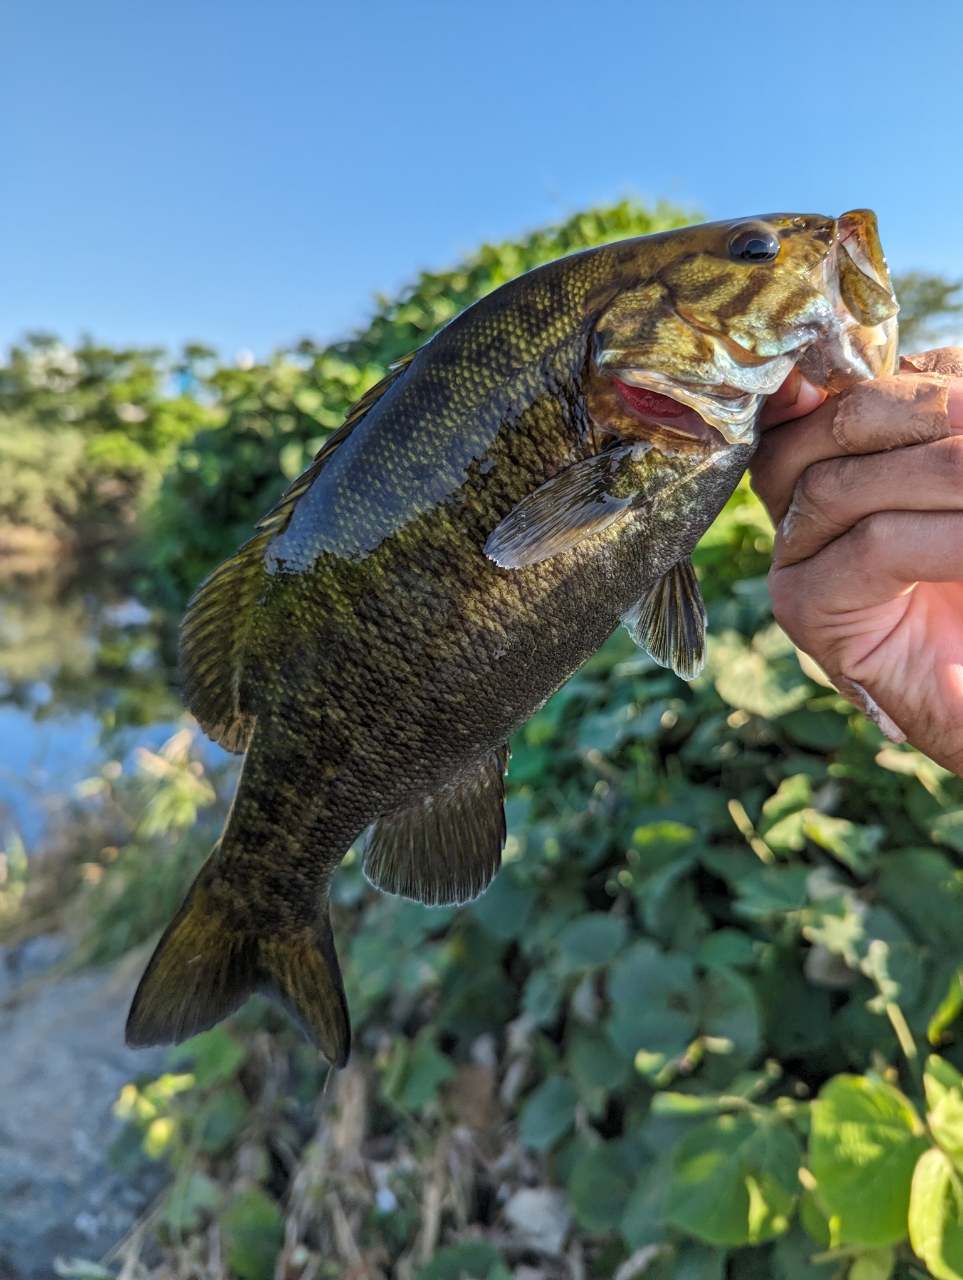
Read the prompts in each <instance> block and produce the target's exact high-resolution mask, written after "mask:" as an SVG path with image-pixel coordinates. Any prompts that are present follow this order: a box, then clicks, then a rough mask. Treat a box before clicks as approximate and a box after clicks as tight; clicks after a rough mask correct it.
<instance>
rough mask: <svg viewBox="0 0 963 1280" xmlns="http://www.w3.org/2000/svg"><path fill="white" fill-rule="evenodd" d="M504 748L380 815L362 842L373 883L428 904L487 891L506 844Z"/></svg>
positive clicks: (465, 898) (459, 899)
mask: <svg viewBox="0 0 963 1280" xmlns="http://www.w3.org/2000/svg"><path fill="white" fill-rule="evenodd" d="M507 754H508V749H507V747H506V748H503V749H502V750H501V751H497V752H495V754H494V755H492V756H490V757H489V758H488V759H487V760H485V761H484V762H483V763H482V764H481V765H480V766H478V767H476V768H475V769H474V770H473V771H472V772H470V773H466V774H463V775H462V776H461V777H460V778H456V779H455V781H454V782H451V783H449V784H448V785H447V786H445V787H444V788H443V789H442V790H441V791H438V792H436V793H435V794H434V795H430V796H425V797H424V799H422V800H419V801H417V802H416V803H415V804H413V805H411V806H410V807H409V808H407V809H401V810H398V811H397V812H396V813H389V814H386V815H385V816H384V817H383V818H379V819H378V821H377V822H376V823H375V825H374V826H373V827H372V828H371V831H370V832H369V833H368V839H367V841H366V843H365V854H364V867H363V869H364V873H365V875H366V876H367V877H368V879H369V880H370V881H371V883H372V884H373V885H375V887H376V888H378V889H382V890H383V891H384V892H385V893H397V894H400V895H401V897H403V898H414V899H416V900H417V901H418V902H424V903H425V904H426V905H427V906H430V907H437V906H447V905H450V904H454V903H462V902H469V901H470V900H471V899H472V898H477V897H478V895H479V894H480V893H481V892H482V891H483V890H485V889H487V888H488V886H489V884H490V883H491V881H492V879H493V877H494V876H495V873H496V872H497V871H498V868H499V866H500V864H501V856H502V846H503V845H504V843H505V782H504V777H503V775H504V771H505V761H506V759H507Z"/></svg>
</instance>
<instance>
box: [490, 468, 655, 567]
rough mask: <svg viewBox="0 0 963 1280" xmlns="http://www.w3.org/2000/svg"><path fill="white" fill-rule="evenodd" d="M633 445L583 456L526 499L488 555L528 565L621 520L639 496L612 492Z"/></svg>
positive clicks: (496, 533)
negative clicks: (616, 494)
mask: <svg viewBox="0 0 963 1280" xmlns="http://www.w3.org/2000/svg"><path fill="white" fill-rule="evenodd" d="M631 452H632V449H631V447H622V448H618V449H609V450H607V451H606V452H605V453H599V454H596V455H595V456H594V457H592V458H583V460H582V461H581V462H576V463H573V464H572V466H570V467H566V469H565V470H564V471H560V472H559V473H558V475H557V476H552V478H551V480H546V481H545V483H544V484H543V485H540V486H539V487H538V488H537V489H536V490H535V492H534V493H530V494H529V495H528V497H527V498H523V499H522V500H521V502H520V503H519V504H518V506H517V507H515V508H513V510H511V511H510V512H509V513H508V515H507V516H506V517H505V519H504V520H502V521H501V523H500V524H498V525H496V526H495V528H494V530H493V531H492V533H491V535H490V536H489V539H488V541H487V542H486V543H485V555H486V556H488V558H489V560H494V561H495V563H496V564H497V565H500V566H501V568H503V569H523V568H524V567H525V566H526V565H530V564H538V562H539V561H540V560H548V559H549V557H550V556H557V555H560V554H561V553H562V552H563V551H571V549H572V548H573V547H574V546H576V545H577V544H578V543H580V542H581V541H582V540H583V538H588V537H590V536H591V535H592V534H593V533H601V532H602V530H603V529H607V528H608V527H609V525H611V524H614V523H615V521H616V520H621V519H622V517H623V516H624V515H625V513H626V512H627V511H628V510H629V508H630V507H631V506H632V505H633V503H634V501H635V495H634V494H631V495H629V496H627V497H621V496H618V497H617V496H615V495H614V494H613V493H612V492H611V488H612V487H613V484H614V482H615V481H616V478H617V477H618V475H619V466H620V463H622V462H623V461H624V460H625V459H626V458H627V457H628V456H629V455H630V454H631Z"/></svg>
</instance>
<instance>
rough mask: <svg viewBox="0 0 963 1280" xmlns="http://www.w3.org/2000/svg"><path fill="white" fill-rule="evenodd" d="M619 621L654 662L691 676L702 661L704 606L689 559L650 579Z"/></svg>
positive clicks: (687, 678) (697, 669)
mask: <svg viewBox="0 0 963 1280" xmlns="http://www.w3.org/2000/svg"><path fill="white" fill-rule="evenodd" d="M622 625H623V626H624V627H625V629H626V631H628V633H629V635H630V636H631V637H632V639H633V640H634V641H635V643H636V644H637V645H639V647H640V648H642V649H645V651H646V652H647V653H649V654H651V655H652V657H653V658H655V660H656V662H658V663H660V664H661V665H662V666H663V667H671V668H672V670H673V671H674V672H675V673H676V675H677V676H681V677H682V679H683V680H692V679H694V678H695V677H696V676H697V675H698V674H699V672H700V671H701V670H702V668H703V667H704V666H705V663H706V607H705V605H704V604H703V601H702V592H701V591H700V590H699V583H698V581H697V579H696V575H695V569H693V567H692V561H691V560H690V559H688V557H687V558H686V559H685V560H680V561H679V563H678V564H676V565H673V566H672V568H671V569H670V570H669V572H668V573H666V574H663V576H662V577H661V578H659V579H657V580H656V581H655V582H653V583H652V585H651V586H650V587H649V588H648V590H647V591H646V593H645V595H643V597H642V598H641V600H639V601H638V603H637V604H635V605H633V606H632V608H631V609H629V610H628V612H626V613H623V615H622Z"/></svg>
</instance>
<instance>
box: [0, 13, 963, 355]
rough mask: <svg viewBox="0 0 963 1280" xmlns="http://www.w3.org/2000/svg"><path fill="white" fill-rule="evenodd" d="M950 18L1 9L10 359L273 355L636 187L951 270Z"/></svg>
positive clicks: (956, 185) (3, 316)
mask: <svg viewBox="0 0 963 1280" xmlns="http://www.w3.org/2000/svg"><path fill="white" fill-rule="evenodd" d="M961 36H963V5H960V4H959V3H957V2H955V0H929V2H928V0H921V2H918V3H915V4H913V5H908V4H896V3H891V2H889V0H882V2H880V0H873V2H872V3H870V2H869V0H863V2H862V3H861V4H859V5H849V6H844V5H841V4H839V3H838V2H837V3H828V2H826V0H795V3H785V2H783V3H779V2H778V0H769V3H759V2H757V3H752V4H749V3H742V0H729V2H728V3H708V2H707V0H675V2H674V3H644V2H643V0H635V2H628V0H593V2H592V3H584V2H583V3H580V4H576V3H569V0H554V2H548V0H513V2H504V3H503V2H502V0H447V2H446V3H441V2H436V0H407V3H405V4H398V3H395V4H387V3H376V2H371V3H368V2H366V0H342V3H340V4H334V3H329V0H311V2H309V0H257V2H256V3H254V2H250V0H248V2H245V0H230V2H228V0H186V2H185V0H164V2H163V3H160V0H135V2H133V3H132V2H131V0H86V2H85V3H84V4H78V3H77V0H0V157H2V159H0V347H6V346H7V345H8V344H9V343H10V342H11V341H13V340H15V339H16V338H17V337H18V336H19V335H20V334H22V333H23V332H24V331H25V330H29V329H34V330H36V329H43V330H47V331H55V332H59V333H60V334H62V335H63V336H64V337H66V338H68V339H69V340H75V339H76V338H77V337H78V336H79V335H80V334H81V333H82V332H88V333H90V334H92V335H93V336H95V337H96V338H99V339H102V340H104V341H110V342H114V343H127V342H137V343H163V344H167V345H175V346H176V345H179V344H180V343H181V342H183V341H185V340H204V341H207V342H209V343H211V344H213V345H214V346H215V347H217V348H218V349H219V350H220V351H221V353H222V354H223V355H225V356H231V355H233V354H234V352H235V351H237V350H238V349H239V348H251V349H252V350H254V351H255V352H257V353H258V354H263V353H266V352H268V351H270V350H271V349H272V348H273V347H275V346H277V345H280V344H282V343H286V342H289V341H293V340H296V339H297V338H298V337H300V336H302V335H305V334H308V335H311V336H314V337H316V338H318V339H322V340H323V339H326V338H332V337H337V336H339V335H341V334H343V333H344V332H346V331H347V330H348V329H350V328H352V327H354V326H355V325H357V324H359V323H361V322H363V320H364V319H365V316H366V315H367V314H368V312H369V310H370V307H371V299H372V296H373V294H375V293H376V292H382V293H391V292H392V291H393V290H395V289H397V288H398V287H399V286H400V285H402V284H403V283H404V282H405V281H407V280H409V279H410V278H411V277H412V276H413V274H414V273H415V272H416V271H417V270H418V269H419V268H421V267H432V266H444V265H447V264H450V263H452V262H453V261H454V260H455V259H456V258H457V257H458V256H459V255H460V254H461V253H463V252H465V251H466V250H470V249H471V248H472V247H473V246H475V245H476V244H477V243H478V242H479V241H480V240H482V239H501V238H505V237H509V236H513V235H515V234H517V233H520V232H523V231H525V230H527V229H530V228H533V227H535V226H538V225H539V224H542V223H545V222H548V221H553V220H557V219H559V218H561V217H563V216H565V215H566V214H568V213H570V212H572V211H574V210H576V209H579V208H581V207H584V206H587V205H590V204H593V203H599V202H605V201H611V200H615V199H617V198H619V197H620V196H623V195H627V194H631V195H636V196H641V197H643V198H651V199H654V198H657V197H660V196H662V197H666V198H668V199H670V200H674V201H676V202H678V203H681V204H683V205H685V206H687V207H690V208H694V209H699V210H701V211H702V212H703V213H704V214H705V215H706V216H708V217H720V218H721V217H733V216H739V215H744V214H754V213H761V212H765V211H768V210H772V209H792V210H798V211H819V212H824V213H839V212H842V211H843V210H844V209H847V208H851V207H854V206H859V205H870V206H871V207H874V208H875V209H876V210H877V212H878V213H879V216H880V222H881V229H882V234H883V241H884V245H885V247H886V249H887V252H888V255H889V259H890V263H891V266H893V267H894V269H896V270H905V269H908V268H911V267H922V268H927V269H933V270H941V271H945V272H947V273H949V274H951V275H960V276H963V216H961V209H963V94H961V93H960V89H959V85H960V83H961V79H963V77H961V69H960V59H961V50H963V40H961Z"/></svg>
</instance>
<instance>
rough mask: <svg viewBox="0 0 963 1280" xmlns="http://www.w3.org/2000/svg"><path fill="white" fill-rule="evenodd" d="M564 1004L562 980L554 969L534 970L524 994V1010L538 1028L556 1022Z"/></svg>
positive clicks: (526, 984)
mask: <svg viewBox="0 0 963 1280" xmlns="http://www.w3.org/2000/svg"><path fill="white" fill-rule="evenodd" d="M561 1003H562V980H561V978H560V976H559V975H558V974H557V973H556V972H555V970H554V969H533V970H532V972H531V973H530V974H529V976H528V980H527V982H526V983H525V989H524V991H523V992H522V1010H523V1012H524V1013H527V1014H528V1016H529V1017H530V1018H531V1019H532V1021H533V1022H534V1023H535V1025H536V1026H538V1027H544V1026H546V1025H547V1024H548V1023H550V1022H554V1021H555V1018H556V1015H557V1014H558V1007H559V1005H560V1004H561Z"/></svg>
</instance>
